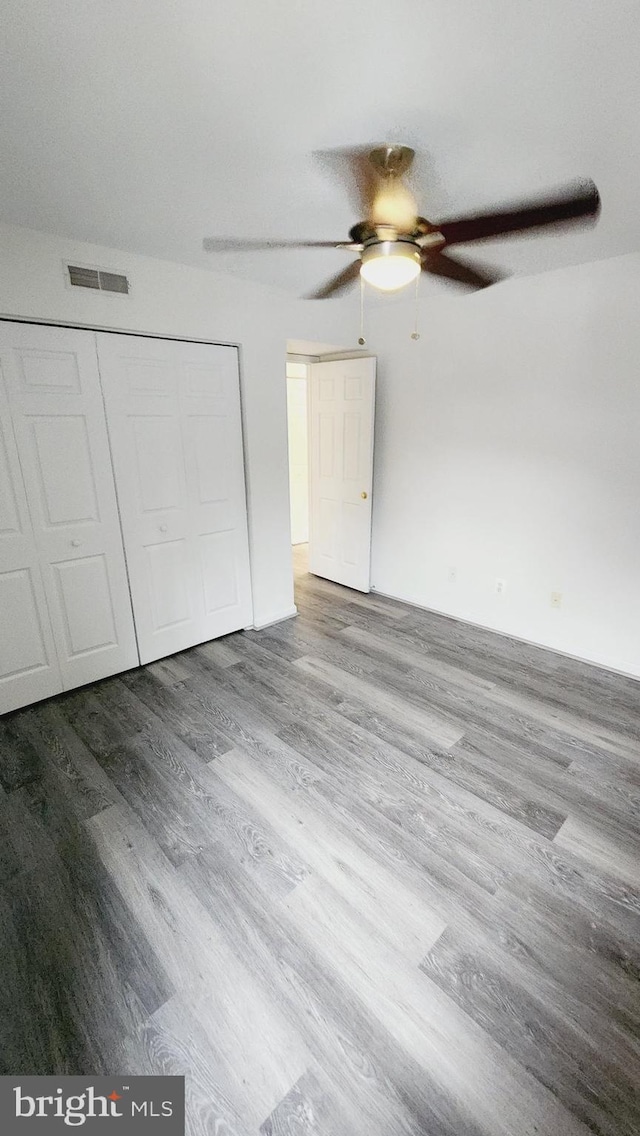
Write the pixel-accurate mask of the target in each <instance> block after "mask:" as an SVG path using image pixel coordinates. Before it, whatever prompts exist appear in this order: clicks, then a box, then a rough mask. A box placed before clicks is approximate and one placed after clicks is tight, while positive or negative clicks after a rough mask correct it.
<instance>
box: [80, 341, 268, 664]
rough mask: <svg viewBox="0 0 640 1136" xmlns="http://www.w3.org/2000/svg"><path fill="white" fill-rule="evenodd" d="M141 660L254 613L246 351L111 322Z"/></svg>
mask: <svg viewBox="0 0 640 1136" xmlns="http://www.w3.org/2000/svg"><path fill="white" fill-rule="evenodd" d="M97 343H98V357H99V362H100V372H101V375H102V383H103V389H104V394H105V400H106V408H107V419H108V423H109V434H110V438H111V448H112V455H113V463H114V469H115V477H116V486H117V491H118V501H119V505H120V515H121V520H122V530H123V535H124V545H125V552H126V557H127V565H128V570H129V581H130V586H131V598H132V601H133V610H134V616H135V623H136V631H137V636H138V646H139V650H140V661H141V662H142V663H148V662H151V661H152V660H153V659H158V658H161V657H163V656H164V655H169V654H171V653H172V652H174V651H181V650H183V649H184V648H185V647H190V646H192V645H193V644H195V643H201V642H203V641H204V640H206V639H213V638H215V637H216V636H219V635H225V634H227V633H228V632H230V631H237V630H238V629H239V628H242V627H246V626H247V625H250V624H251V623H252V620H253V615H252V604H251V583H250V573H249V548H248V537H247V515H246V497H245V485H244V462H243V451H242V427H241V417H240V387H239V375H238V353H237V350H236V348H234V347H221V346H215V345H211V344H200V343H183V342H177V341H174V340H163V339H145V338H141V337H138V336H130V335H115V334H110V333H99V334H98V335H97Z"/></svg>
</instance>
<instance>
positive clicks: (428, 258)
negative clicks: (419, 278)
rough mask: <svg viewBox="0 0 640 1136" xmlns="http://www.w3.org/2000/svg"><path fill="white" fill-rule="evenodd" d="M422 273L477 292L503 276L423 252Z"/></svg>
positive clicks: (489, 270)
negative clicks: (439, 277)
mask: <svg viewBox="0 0 640 1136" xmlns="http://www.w3.org/2000/svg"><path fill="white" fill-rule="evenodd" d="M422 271H423V272H427V273H429V274H430V275H431V276H441V277H443V278H444V279H446V280H451V281H452V283H454V284H460V285H462V286H463V287H465V288H469V289H473V290H474V291H478V290H479V289H480V288H489V287H490V285H491V284H497V283H498V282H499V281H500V280H503V279H504V276H503V275H502V274H501V273H499V272H497V271H495V270H493V271H492V270H491V269H489V268H473V267H472V266H471V265H470V264H463V263H462V261H460V260H455V259H454V258H453V257H452V256H448V255H446V254H445V253H443V252H428V251H425V252H424V253H423V256H422Z"/></svg>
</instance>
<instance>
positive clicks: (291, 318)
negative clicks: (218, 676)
mask: <svg viewBox="0 0 640 1136" xmlns="http://www.w3.org/2000/svg"><path fill="white" fill-rule="evenodd" d="M69 261H70V262H72V263H74V262H77V263H79V264H95V265H98V266H100V267H102V268H106V269H111V270H113V271H116V272H124V273H126V274H127V275H128V276H129V279H130V282H131V286H132V291H131V294H130V295H129V296H128V297H121V296H109V295H105V294H101V293H99V292H98V293H96V292H92V291H90V290H88V289H87V290H85V289H79V288H74V289H70V288H68V287H66V286H65V277H64V264H65V263H66V262H69ZM0 314H2V315H9V316H14V317H20V316H23V317H32V318H36V319H43V320H59V321H68V322H70V323H84V324H88V325H98V326H100V327H111V328H119V329H121V330H123V331H141V332H146V333H149V334H154V333H156V334H158V333H160V334H165V335H174V336H177V337H186V338H189V337H192V338H199V339H211V340H214V341H220V342H229V343H238V344H240V347H241V368H242V396H243V410H244V418H245V443H246V463H247V481H248V485H247V489H248V497H249V538H250V545H251V559H252V584H253V598H254V614H255V621H256V624H258V625H260V624H266V623H269V622H271V621H272V620H275V619H279V618H282V617H283V616H285V615H287V614H292V613H293V611H294V607H293V590H292V578H291V541H290V525H289V487H288V467H287V424H286V394H285V384H284V382H283V373H284V366H285V352H286V341H287V338H290V337H294V336H295V337H299V338H301V339H314V340H326V341H328V342H331V343H334V342H341V341H342V332H343V329H342V328H341V320H342V318H343V309H342V308H341V306H340V305H339V304H333V303H327V304H318V303H304V302H298V301H295V300H291V299H290V297H288V296H286V295H285V294H284V293H281V292H278V291H276V290H274V289H269V288H265V287H264V286H262V285H253V284H250V283H248V282H246V281H240V280H238V279H235V278H233V277H229V276H221V275H218V274H214V273H213V272H207V271H202V270H200V269H197V268H190V267H185V266H182V265H178V264H173V263H170V262H168V261H161V260H154V259H152V258H150V257H142V256H136V255H133V254H129V253H124V252H118V251H114V250H112V249H107V248H102V247H100V246H96V245H89V244H84V243H81V242H77V241H71V240H67V239H64V238H58V237H54V236H50V235H47V234H44V233H39V232H35V231H33V230H29V229H21V228H16V227H13V226H0ZM336 336H337V339H336Z"/></svg>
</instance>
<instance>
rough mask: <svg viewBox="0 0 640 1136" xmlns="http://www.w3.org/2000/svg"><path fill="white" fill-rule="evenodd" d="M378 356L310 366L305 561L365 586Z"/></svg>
mask: <svg viewBox="0 0 640 1136" xmlns="http://www.w3.org/2000/svg"><path fill="white" fill-rule="evenodd" d="M375 365H376V361H375V359H342V360H337V361H335V362H331V363H314V364H312V366H311V367H310V368H309V372H310V374H309V450H310V493H309V497H310V529H309V568H310V570H311V572H313V573H315V575H316V576H324V577H325V578H326V579H328V580H335V581H336V582H337V583H339V584H346V586H347V587H350V588H357V589H358V590H359V591H362V592H368V591H369V587H370V574H369V572H370V567H369V566H370V559H371V488H372V480H373V419H374V403H375Z"/></svg>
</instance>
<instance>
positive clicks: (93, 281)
mask: <svg viewBox="0 0 640 1136" xmlns="http://www.w3.org/2000/svg"><path fill="white" fill-rule="evenodd" d="M67 270H68V272H69V281H70V283H71V284H73V286H74V287H75V288H95V289H96V290H97V291H98V292H120V293H124V294H125V295H128V294H129V281H128V280H127V278H126V276H119V275H118V274H117V273H116V272H103V271H102V270H101V269H100V268H83V267H82V265H78V264H68V265H67Z"/></svg>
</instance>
